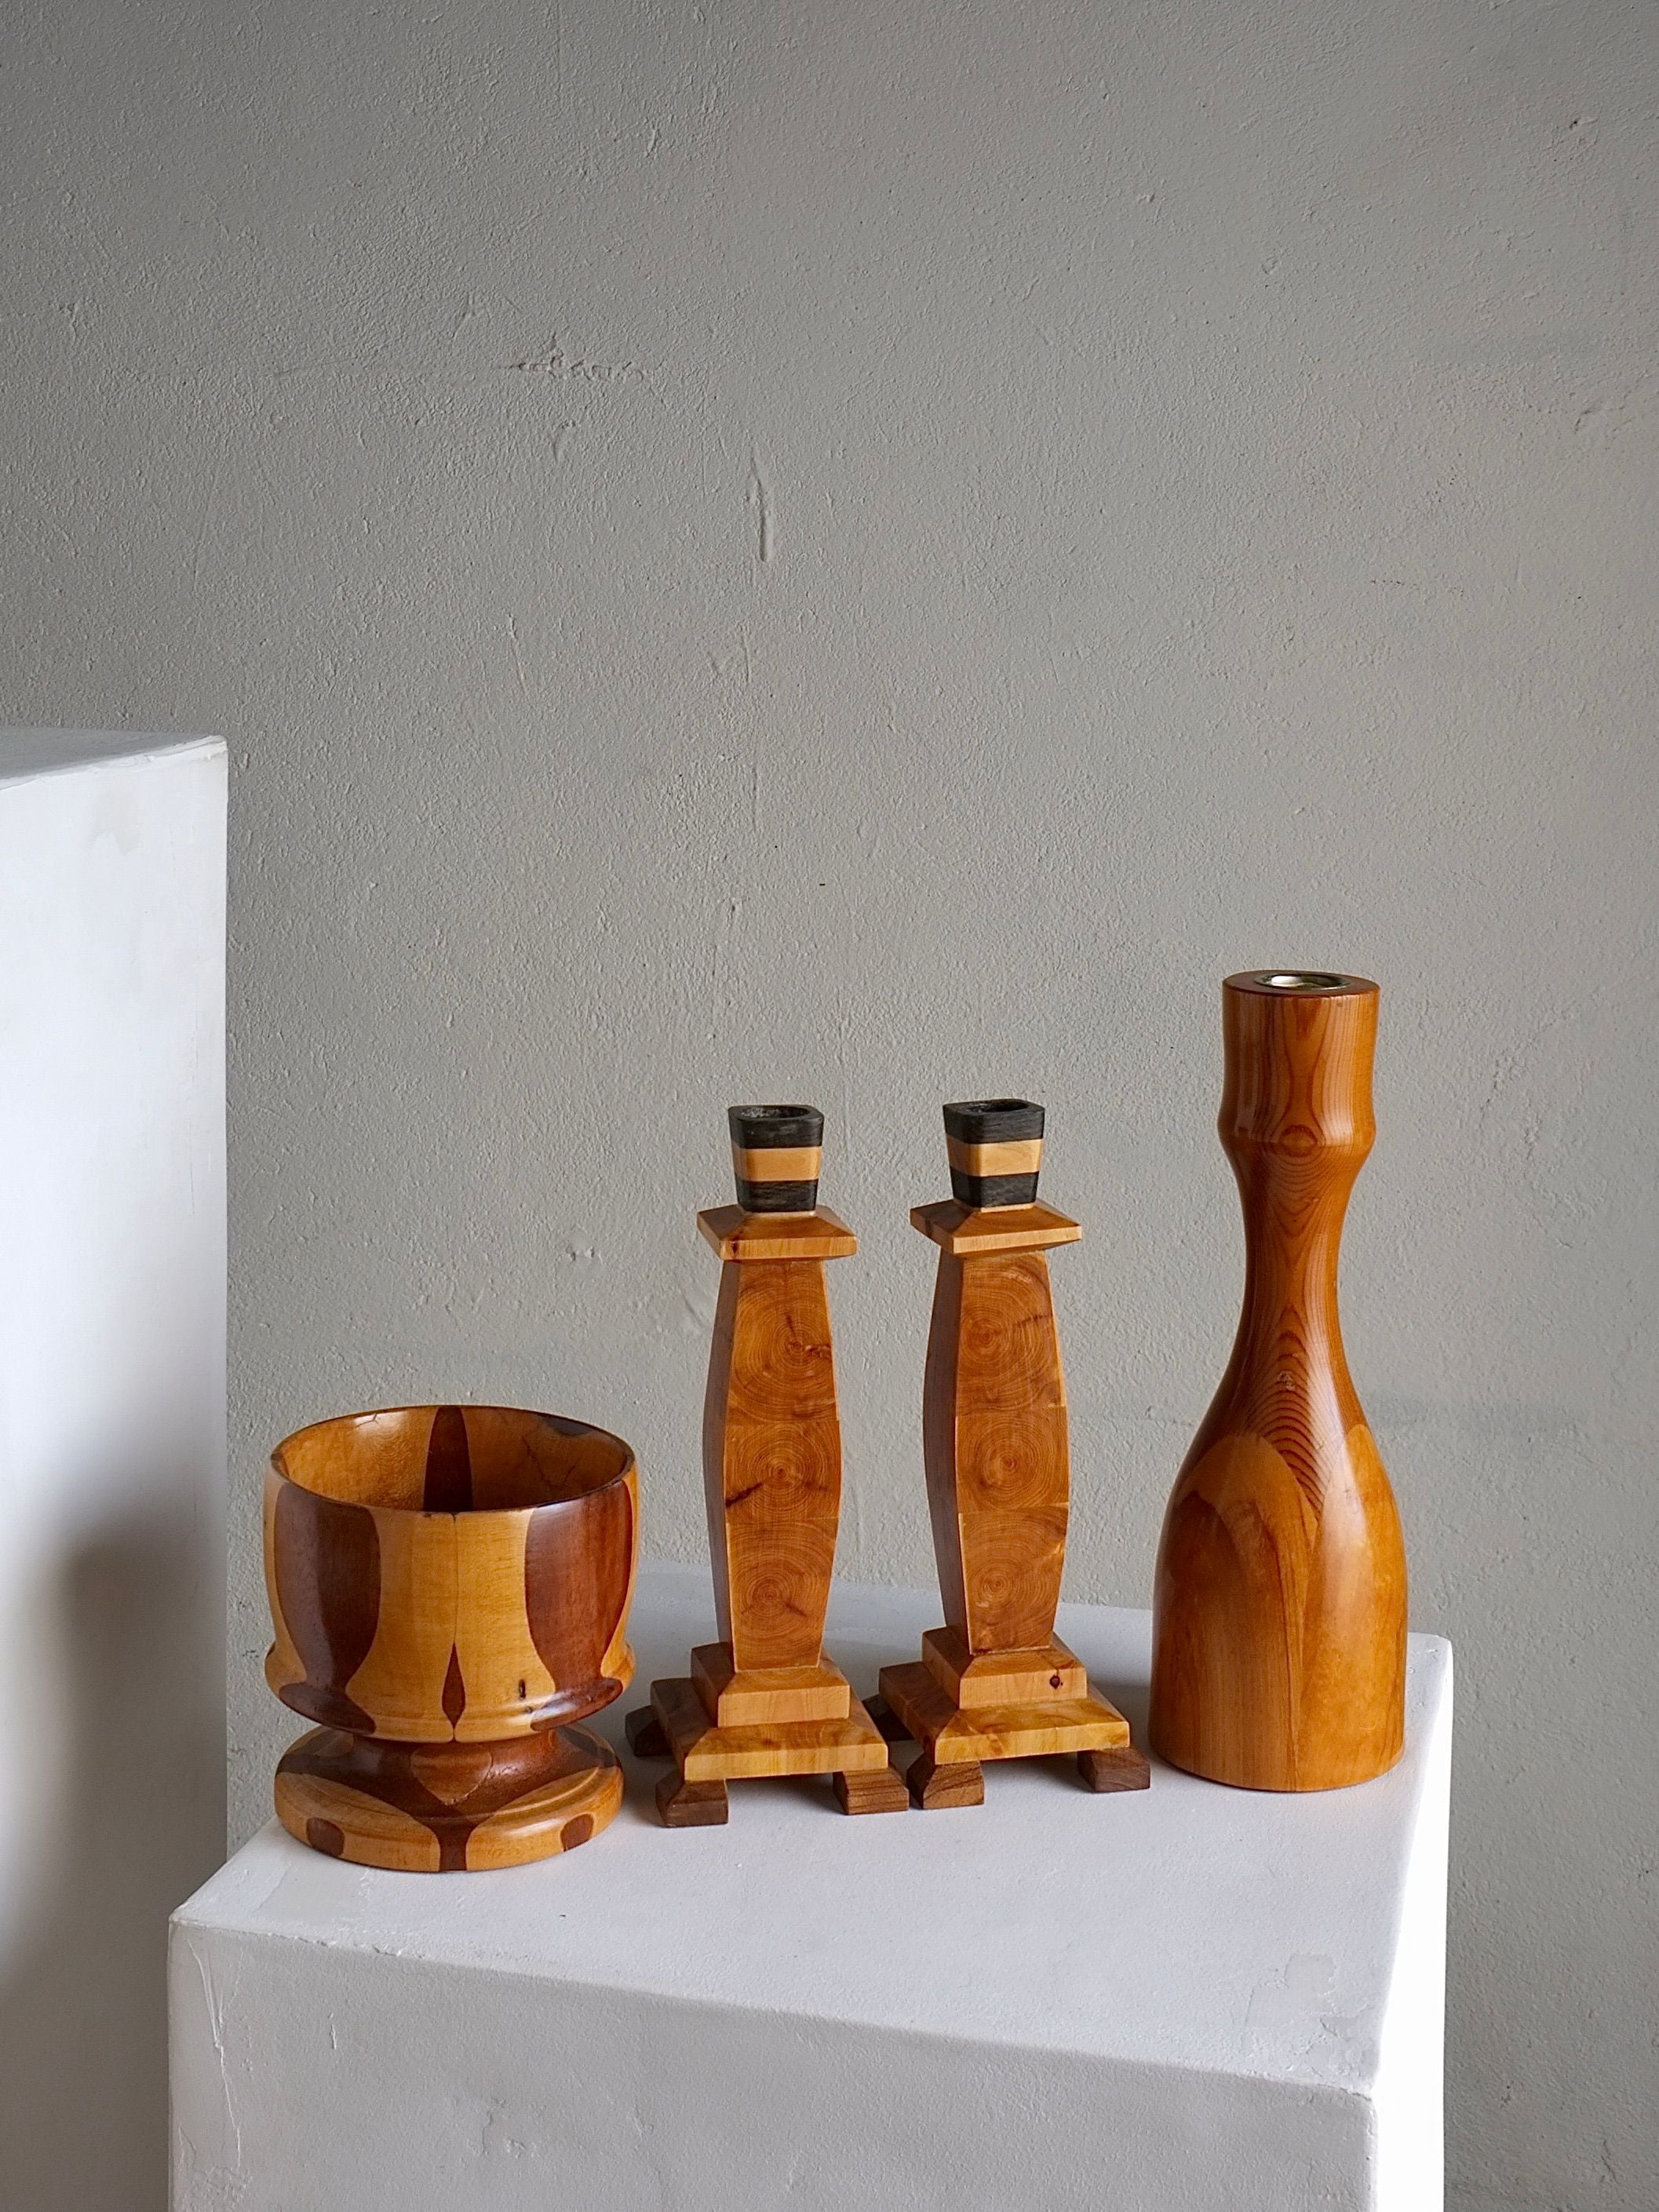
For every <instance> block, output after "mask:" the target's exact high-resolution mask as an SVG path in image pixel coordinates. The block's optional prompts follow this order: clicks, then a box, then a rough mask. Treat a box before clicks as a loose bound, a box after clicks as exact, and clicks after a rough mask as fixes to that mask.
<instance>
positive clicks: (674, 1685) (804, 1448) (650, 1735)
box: [628, 1106, 905, 1827]
mask: <svg viewBox="0 0 1659 2212" xmlns="http://www.w3.org/2000/svg"><path fill="white" fill-rule="evenodd" d="M728 1120H729V1122H730V1127H731V1135H732V1147H733V1152H734V1155H735V1158H736V1165H737V1171H738V1195H739V1198H740V1199H741V1200H743V1206H741V1207H732V1206H722V1207H717V1208H715V1209H714V1210H712V1211H709V1212H702V1213H700V1214H699V1215H698V1216H697V1226H698V1228H699V1230H700V1231H702V1235H703V1237H705V1238H706V1239H707V1240H708V1243H710V1244H712V1245H713V1246H714V1249H715V1250H716V1251H717V1252H718V1253H719V1254H720V1260H721V1262H722V1265H721V1268H720V1296H719V1298H718V1301H717V1303H716V1306H715V1311H714V1340H713V1342H712V1344H711V1346H710V1347H709V1356H708V1389H707V1392H706V1394H705V1396H704V1400H703V1426H702V1465H703V1496H704V1502H705V1505H706V1508H707V1511H708V1547H709V1553H710V1556H711V1559H712V1561H713V1564H714V1612H715V1617H716V1620H717V1621H718V1623H719V1626H720V1641H719V1642H718V1643H717V1644H702V1645H699V1646H698V1648H697V1649H696V1650H695V1651H694V1652H693V1653H692V1655H691V1668H692V1671H691V1674H690V1675H689V1676H685V1677H678V1676H677V1677H673V1678H671V1679H669V1680H663V1681H659V1682H653V1684H652V1686H651V1707H652V1718H651V1720H649V1721H646V1720H643V1719H641V1717H640V1716H638V1715H635V1716H632V1717H630V1719H629V1724H628V1726H629V1741H630V1743H632V1744H633V1745H634V1746H635V1749H636V1750H638V1751H639V1752H640V1753H641V1756H650V1755H651V1754H652V1753H654V1752H657V1751H658V1750H661V1751H665V1752H666V1753H668V1755H669V1756H671V1758H672V1759H673V1760H674V1763H675V1766H676V1768H677V1769H678V1771H677V1773H676V1774H674V1775H672V1776H670V1777H667V1778H665V1780H664V1781H663V1782H662V1783H661V1784H659V1786H658V1790H657V1808H658V1811H659V1814H661V1816H662V1819H663V1820H664V1822H665V1825H666V1826H670V1827H682V1826H696V1825H701V1824H702V1823H704V1822H708V1821H714V1820H724V1819H725V1818H726V1798H725V1789H724V1785H725V1784H726V1781H727V1780H728V1779H739V1778H751V1779H752V1778H759V1777H763V1776H766V1775H780V1774H827V1775H832V1776H839V1777H843V1778H845V1777H849V1776H850V1777H856V1778H858V1779H857V1780H854V1781H847V1780H842V1782H840V1783H838V1784H837V1787H836V1796H837V1800H838V1802H840V1804H841V1807H842V1810H843V1811H844V1812H848V1813H866V1812H884V1811H892V1810H896V1809H898V1808H902V1805H903V1803H904V1802H905V1798H904V1793H903V1788H902V1784H900V1783H899V1781H898V1778H897V1777H896V1776H894V1775H891V1774H890V1770H889V1768H888V1764H887V1746H886V1743H885V1741H884V1739H883V1737H882V1736H881V1735H880V1733H879V1731H878V1729H876V1727H875V1725H874V1723H872V1721H871V1719H870V1717H869V1715H868V1714H867V1713H866V1711H865V1710H864V1708H863V1706H862V1705H860V1703H859V1701H858V1699H856V1698H855V1697H854V1695H853V1693H852V1691H851V1689H850V1688H849V1686H848V1682H847V1679H846V1677H845V1676H844V1675H843V1674H842V1673H841V1671H840V1669H839V1668H837V1667H836V1666H835V1665H834V1664H833V1663H832V1662H830V1661H829V1660H827V1659H826V1658H825V1656H824V1652H823V1623H824V1615H825V1613H826V1610H827V1608H828V1606H829V1582H830V1577H831V1575H832V1573H833V1571H834V1569H835V1559H836V1532H837V1528H838V1526H839V1522H840V1519H841V1421H840V1416H839V1413H838V1412H837V1409H836V1370H835V1355H834V1351H833V1347H832V1345H831V1340H830V1334H829V1297H828V1292H827V1289H826V1285H825V1281H824V1272H823V1271H824V1263H825V1261H827V1260H829V1259H834V1258H837V1257H840V1256H842V1255H846V1254H848V1253H852V1252H854V1251H856V1250H857V1249H858V1244H857V1240H856V1238H855V1237H854V1235H853V1233H852V1231H850V1230H849V1229H848V1227H847V1225H846V1224H845V1223H844V1222H842V1221H840V1220H837V1219H836V1216H835V1215H834V1214H832V1213H831V1212H829V1210H828V1208H827V1207H819V1208H817V1210H816V1211H814V1212H810V1213H807V1212H783V1211H766V1212H758V1211H756V1210H755V1209H756V1208H757V1207H758V1206H760V1203H761V1194H765V1196H766V1199H767V1203H768V1205H769V1206H772V1207H775V1206H778V1205H779V1203H780V1194H785V1195H787V1199H788V1203H789V1204H790V1205H791V1206H793V1203H794V1196H793V1193H794V1188H795V1187H794V1186H793V1184H791V1183H788V1182H783V1181H774V1182H769V1181H768V1179H767V1177H768V1172H769V1161H768V1159H767V1158H766V1157H764V1156H765V1155H768V1154H769V1155H770V1156H771V1158H772V1159H773V1160H775V1161H776V1162H777V1163H779V1164H780V1170H784V1169H787V1170H789V1171H790V1172H792V1173H793V1171H794V1170H797V1169H799V1168H800V1167H802V1166H803V1165H806V1166H810V1165H812V1164H814V1162H813V1161H812V1160H811V1159H808V1160H803V1159H802V1158H799V1149H800V1148H803V1147H812V1146H816V1145H817V1142H818V1140H819V1139H821V1137H822V1135H823V1116H822V1115H820V1114H818V1113H817V1110H816V1109H814V1108H811V1107H805V1106H753V1107H737V1106H734V1107H732V1109H730V1113H729V1115H728ZM812 1195H813V1196H814V1197H816V1185H814V1186H813V1187H812ZM809 1203H810V1200H809ZM716 1786H718V1788H719V1793H720V1794H719V1796H718V1798H716V1797H715V1796H714V1795H712V1794H709V1793H711V1792H713V1791H714V1789H715V1788H716Z"/></svg>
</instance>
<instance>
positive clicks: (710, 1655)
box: [691, 1644, 853, 1729]
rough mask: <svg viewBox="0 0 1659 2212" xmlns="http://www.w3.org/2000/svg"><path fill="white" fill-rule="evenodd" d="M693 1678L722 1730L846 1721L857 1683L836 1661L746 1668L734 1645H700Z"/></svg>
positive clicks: (706, 1708) (694, 1658)
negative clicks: (741, 1666) (736, 1656)
mask: <svg viewBox="0 0 1659 2212" xmlns="http://www.w3.org/2000/svg"><path fill="white" fill-rule="evenodd" d="M691 1680H693V1682H694V1683H696V1689H697V1695H698V1696H699V1697H700V1698H701V1699H702V1705H703V1711H705V1712H706V1713H707V1714H708V1717H709V1719H710V1720H711V1721H714V1723H716V1724H717V1725H718V1726H720V1728H727V1729H731V1728H765V1727H769V1726H770V1725H771V1724H772V1723H775V1722H777V1721H842V1720H845V1719H846V1717H847V1716H848V1713H849V1712H851V1711H852V1709H853V1692H852V1686H851V1685H850V1684H849V1683H848V1680H847V1677H846V1675H845V1674H842V1671H841V1669H840V1668H839V1667H837V1666H836V1664H835V1663H834V1662H833V1661H832V1660H829V1659H820V1660H819V1662H818V1663H817V1666H816V1667H767V1668H750V1669H749V1670H748V1671H746V1672H745V1671H742V1670H740V1669H739V1668H738V1666H737V1664H736V1662H735V1661H734V1660H733V1659H732V1647H731V1645H730V1644H698V1645H697V1646H696V1649H695V1650H693V1652H692V1654H691Z"/></svg>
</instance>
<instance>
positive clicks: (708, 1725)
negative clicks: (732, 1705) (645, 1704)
mask: <svg viewBox="0 0 1659 2212" xmlns="http://www.w3.org/2000/svg"><path fill="white" fill-rule="evenodd" d="M651 1702H652V1705H653V1706H654V1707H655V1709H656V1712H657V1717H658V1718H659V1720H660V1721H661V1723H662V1725H663V1731H664V1733H665V1735H666V1736H667V1738H668V1748H669V1752H670V1754H671V1757H672V1758H673V1759H674V1762H675V1764H676V1765H678V1768H679V1770H680V1771H681V1773H682V1774H684V1776H685V1778H687V1780H688V1781H691V1782H714V1781H738V1780H744V1779H749V1780H753V1779H755V1778H757V1777H760V1776H763V1775H769V1774H839V1773H855V1772H859V1771H866V1772H868V1771H875V1770H878V1769H879V1768H882V1767H884V1766H885V1765H886V1764H887V1745H886V1742H885V1741H884V1738H883V1736H882V1735H881V1732H880V1730H879V1729H878V1728H877V1727H876V1725H875V1723H873V1722H872V1720H871V1718H870V1716H869V1715H868V1714H867V1713H866V1711H865V1710H864V1707H863V1706H862V1705H860V1703H859V1702H858V1700H857V1699H856V1698H855V1699H854V1700H853V1701H852V1710H851V1711H850V1712H849V1713H848V1716H847V1717H846V1719H845V1720H838V1721H789V1722H780V1723H775V1724H774V1725H772V1726H769V1727H764V1728H743V1729H723V1728H717V1727H716V1726H715V1725H714V1723H713V1722H712V1721H710V1719H709V1717H708V1714H707V1713H706V1712H705V1711H704V1710H703V1705H702V1699H701V1698H700V1697H699V1696H698V1695H697V1692H696V1686H695V1685H694V1684H693V1683H692V1682H691V1680H690V1678H689V1677H678V1678H675V1679H671V1680H666V1681H659V1682H653V1684H652V1685H651Z"/></svg>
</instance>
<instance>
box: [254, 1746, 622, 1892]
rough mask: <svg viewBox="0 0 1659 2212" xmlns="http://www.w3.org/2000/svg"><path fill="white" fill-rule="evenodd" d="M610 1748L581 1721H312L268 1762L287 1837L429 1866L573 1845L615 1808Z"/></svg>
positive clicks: (396, 1863)
mask: <svg viewBox="0 0 1659 2212" xmlns="http://www.w3.org/2000/svg"><path fill="white" fill-rule="evenodd" d="M622 1801H623V1779H622V1769H621V1767H620V1766H619V1765H617V1754H616V1753H615V1752H613V1751H612V1750H611V1747H610V1746H609V1745H608V1744H606V1743H604V1742H602V1741H601V1740H600V1739H599V1737H598V1736H597V1735H594V1734H593V1733H592V1729H585V1728H562V1729H550V1730H548V1731H547V1732H546V1733H545V1734H544V1735H524V1736H514V1737H512V1738H510V1739H509V1740H508V1741H506V1742H502V1743H386V1742H382V1741H377V1740H376V1739H374V1738H373V1737H369V1736H358V1735H349V1734H347V1732H346V1731H345V1730H344V1729H312V1730H311V1732H310V1734H309V1735H302V1736H301V1738H300V1740H299V1741H298V1742H297V1743H295V1744H291V1745H290V1746H289V1749H288V1750H287V1752H286V1753H284V1754H283V1760H282V1763H281V1765H279V1766H278V1767H277V1769H276V1817H277V1818H278V1820H281V1822H282V1824H283V1826H284V1827H285V1828H286V1829H287V1830H288V1832H289V1834H290V1835H291V1836H296V1837H298V1838H299V1840H300V1841H301V1843H302V1844H310V1846H311V1848H312V1849H313V1850H318V1851H324V1852H326V1853H327V1855H328V1856H329V1857H331V1858H343V1859H349V1861H350V1862H351V1863H352V1864H353V1865H354V1866H373V1867H387V1868H392V1869H398V1870H399V1871H401V1872H404V1873H409V1874H439V1873H450V1872H459V1871H462V1870H465V1871H468V1872H472V1873H477V1872H478V1871H480V1870H482V1869H484V1868H487V1867H507V1866H522V1865H524V1864H525V1863H526V1862H527V1861H529V1860H532V1859H544V1858H551V1857H553V1856H554V1854H555V1853H556V1852H558V1851H568V1850H574V1849H575V1848H576V1846H577V1845H578V1844H585V1843H586V1841H587V1840H588V1838H589V1837H591V1836H597V1835H598V1834H599V1831H600V1829H601V1828H605V1827H608V1826H610V1824H611V1821H612V1820H614V1819H615V1818H616V1815H617V1810H618V1808H619V1807H620V1806H621V1804H622Z"/></svg>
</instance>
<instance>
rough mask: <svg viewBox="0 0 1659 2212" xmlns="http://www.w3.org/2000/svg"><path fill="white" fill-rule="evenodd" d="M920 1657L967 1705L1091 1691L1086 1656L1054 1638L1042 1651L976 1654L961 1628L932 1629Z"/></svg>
mask: <svg viewBox="0 0 1659 2212" xmlns="http://www.w3.org/2000/svg"><path fill="white" fill-rule="evenodd" d="M921 1656H922V1663H923V1664H924V1665H925V1666H926V1668H927V1671H928V1673H929V1674H932V1676H933V1680H935V1681H936V1682H937V1683H938V1684H939V1687H940V1688H941V1689H942V1690H943V1691H944V1692H945V1695H946V1696H947V1697H948V1698H950V1699H951V1700H952V1702H953V1703H954V1704H956V1705H961V1706H963V1708H964V1709H972V1708H973V1707H975V1706H978V1705H1043V1704H1051V1703H1053V1702H1054V1700H1055V1699H1076V1698H1085V1697H1087V1695H1088V1694H1089V1676H1088V1673H1087V1670H1086V1669H1085V1667H1084V1665H1083V1662H1081V1660H1079V1658H1078V1657H1077V1656H1076V1655H1075V1654H1074V1653H1073V1652H1071V1651H1068V1650H1066V1646H1065V1645H1064V1644H1060V1643H1058V1642H1056V1641H1054V1640H1052V1639H1051V1640H1050V1641H1049V1642H1048V1644H1045V1645H1044V1646H1042V1649H1041V1650H1034V1651H987V1652H984V1653H982V1654H981V1655H980V1656H978V1657H975V1656H974V1655H973V1654H972V1653H970V1652H969V1649H968V1645H967V1642H966V1640H965V1639H964V1638H963V1634H962V1632H961V1630H960V1629H957V1628H930V1629H929V1630H928V1632H927V1634H926V1635H925V1636H924V1637H923V1638H922V1639H921Z"/></svg>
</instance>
